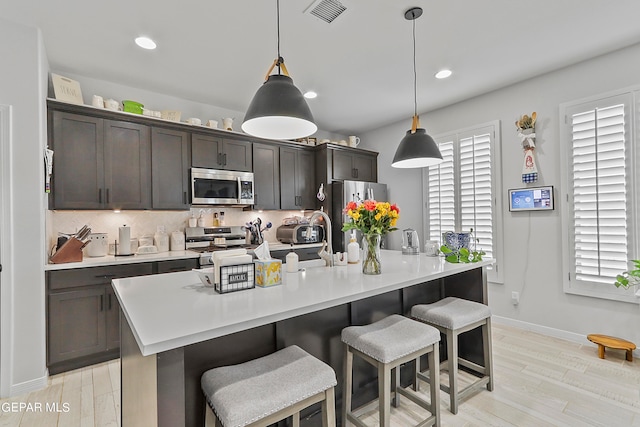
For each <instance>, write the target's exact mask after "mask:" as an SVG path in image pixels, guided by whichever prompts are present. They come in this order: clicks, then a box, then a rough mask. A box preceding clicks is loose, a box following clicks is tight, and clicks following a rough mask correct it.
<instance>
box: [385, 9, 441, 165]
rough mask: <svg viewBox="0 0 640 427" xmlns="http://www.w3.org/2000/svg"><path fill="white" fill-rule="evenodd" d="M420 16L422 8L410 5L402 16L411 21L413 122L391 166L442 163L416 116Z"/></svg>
mask: <svg viewBox="0 0 640 427" xmlns="http://www.w3.org/2000/svg"><path fill="white" fill-rule="evenodd" d="M420 16H422V9H421V8H419V7H412V8H411V9H409V10H407V11H406V12H405V14H404V18H405V19H406V20H408V21H412V23H413V123H412V125H411V129H409V130H408V131H407V134H406V135H405V136H404V138H402V141H400V145H398V149H397V150H396V155H395V156H393V162H392V163H391V166H392V167H394V168H424V167H429V166H433V165H437V164H439V163H442V154H441V153H440V149H439V148H438V144H436V142H435V141H434V140H433V138H431V137H430V136H429V135H427V131H426V130H424V129H422V128H420V119H419V118H418V89H417V80H418V79H417V73H416V19H418V18H419V17H420Z"/></svg>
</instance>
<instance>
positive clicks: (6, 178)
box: [0, 104, 13, 397]
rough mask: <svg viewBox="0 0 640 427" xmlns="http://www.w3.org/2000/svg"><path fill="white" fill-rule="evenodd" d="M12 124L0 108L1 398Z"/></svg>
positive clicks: (5, 365) (7, 362)
mask: <svg viewBox="0 0 640 427" xmlns="http://www.w3.org/2000/svg"><path fill="white" fill-rule="evenodd" d="M11 123H12V108H11V106H10V105H4V104H0V200H2V205H1V206H0V263H2V272H1V273H0V397H8V396H9V395H10V390H11V384H12V383H13V381H12V378H11V366H12V363H11V362H12V361H11V351H10V350H11V343H12V340H13V333H12V329H11V323H12V322H11V319H12V317H13V313H12V306H11V299H12V289H13V270H12V266H13V258H12V252H11V242H12V241H13V233H12V231H11V223H12V220H11V207H12V204H13V197H12V193H11V172H12V167H11V135H12V132H11V130H12V129H11Z"/></svg>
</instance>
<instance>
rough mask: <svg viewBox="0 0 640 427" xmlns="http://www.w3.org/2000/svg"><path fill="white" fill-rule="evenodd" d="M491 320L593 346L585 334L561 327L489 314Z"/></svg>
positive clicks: (636, 351)
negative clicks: (551, 326)
mask: <svg viewBox="0 0 640 427" xmlns="http://www.w3.org/2000/svg"><path fill="white" fill-rule="evenodd" d="M491 321H492V322H493V323H496V324H499V325H506V326H512V327H514V328H519V329H524V330H525V331H531V332H536V333H538V334H542V335H547V336H549V337H553V338H560V339H563V340H567V341H571V342H575V343H578V344H586V345H591V346H595V345H596V344H593V343H592V342H590V341H589V340H588V339H587V336H586V335H582V334H576V333H575V332H569V331H564V330H562V329H556V328H550V327H548V326H542V325H537V324H535V323H529V322H523V321H522V320H516V319H510V318H508V317H502V316H495V315H494V316H491ZM633 355H634V357H640V349H637V350H634V351H633Z"/></svg>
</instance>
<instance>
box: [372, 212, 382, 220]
mask: <svg viewBox="0 0 640 427" xmlns="http://www.w3.org/2000/svg"><path fill="white" fill-rule="evenodd" d="M374 218H375V219H376V221H380V218H382V213H380V212H378V213H377V214H376V216H374Z"/></svg>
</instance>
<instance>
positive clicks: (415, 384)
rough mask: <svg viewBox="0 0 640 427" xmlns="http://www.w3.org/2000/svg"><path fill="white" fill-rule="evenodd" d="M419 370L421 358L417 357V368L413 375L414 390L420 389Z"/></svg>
mask: <svg viewBox="0 0 640 427" xmlns="http://www.w3.org/2000/svg"><path fill="white" fill-rule="evenodd" d="M418 372H420V358H419V357H417V358H416V370H415V372H414V376H413V391H420V380H419V379H418Z"/></svg>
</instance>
